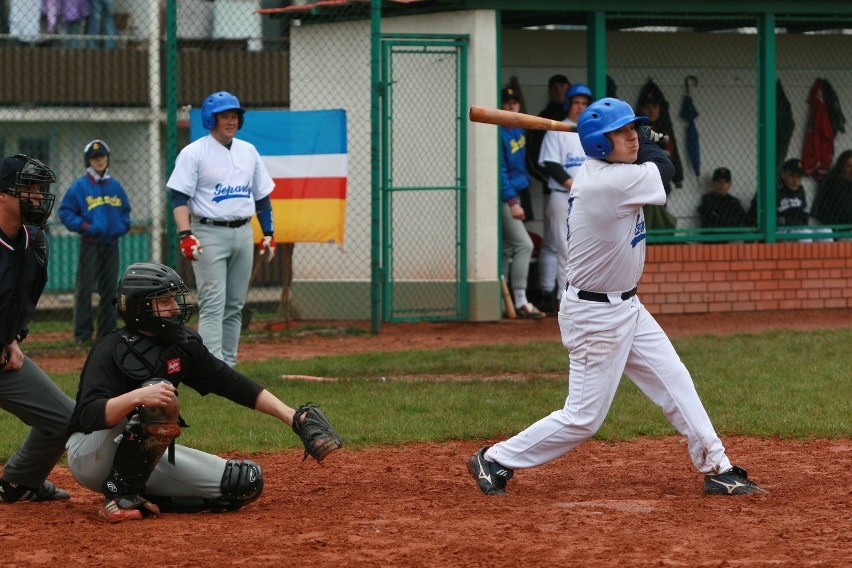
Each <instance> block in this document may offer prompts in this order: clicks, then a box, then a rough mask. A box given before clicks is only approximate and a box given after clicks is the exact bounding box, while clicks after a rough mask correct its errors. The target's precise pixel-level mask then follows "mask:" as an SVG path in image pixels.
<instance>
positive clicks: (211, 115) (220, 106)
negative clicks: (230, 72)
mask: <svg viewBox="0 0 852 568" xmlns="http://www.w3.org/2000/svg"><path fill="white" fill-rule="evenodd" d="M226 110H235V111H237V112H238V113H240V125H239V128H242V127H243V115H245V113H246V111H245V109H244V108H242V107H241V106H240V99H238V98H237V97H235V96H234V95H232V94H231V93H229V92H228V91H219V92H217V93H213V94H212V95H209V96H208V97H207V98H206V99H204V102H203V103H202V104H201V125H202V126H203V127H204V128H206V129H207V130H213V128H215V127H216V115H217V114H219V113H220V112H225V111H226Z"/></svg>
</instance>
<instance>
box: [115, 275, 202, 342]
mask: <svg viewBox="0 0 852 568" xmlns="http://www.w3.org/2000/svg"><path fill="white" fill-rule="evenodd" d="M189 294H190V291H189V287H187V285H186V284H184V282H183V279H181V277H180V276H178V274H177V272H175V271H174V270H173V269H172V268H170V267H168V266H165V265H163V264H155V263H151V262H137V263H134V264H131V265H130V266H128V267H127V269H126V270H125V271H124V274H123V275H122V277H121V281H119V283H118V298H117V299H116V303H117V305H118V315H120V316H121V319H123V320H124V323H125V324H126V325H127V328H128V329H130V330H131V331H135V332H142V333H143V334H146V335H153V336H155V337H158V338H160V339H163V340H164V341H168V342H171V343H183V342H184V341H186V327H185V324H186V322H188V321H189V318H190V317H192V313H193V311H194V310H195V304H192V303H190V302H189V301H188V297H189Z"/></svg>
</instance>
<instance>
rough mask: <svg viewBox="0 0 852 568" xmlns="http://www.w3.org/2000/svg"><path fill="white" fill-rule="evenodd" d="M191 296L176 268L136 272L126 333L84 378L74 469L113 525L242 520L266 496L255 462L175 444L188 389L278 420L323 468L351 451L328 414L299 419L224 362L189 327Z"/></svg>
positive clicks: (121, 295)
mask: <svg viewBox="0 0 852 568" xmlns="http://www.w3.org/2000/svg"><path fill="white" fill-rule="evenodd" d="M188 294H189V289H188V288H187V286H186V285H185V284H184V282H183V280H182V279H181V278H180V276H178V275H177V273H176V272H175V271H174V270H172V269H171V268H169V267H168V266H164V265H162V264H152V263H136V264H131V265H130V266H129V267H128V268H127V269H126V270H125V271H124V274H123V276H122V278H121V281H120V282H119V284H118V298H117V303H118V314H119V315H120V316H121V318H122V319H123V320H124V323H125V327H123V328H121V329H117V330H115V331H113V332H111V333H109V334H107V335H106V336H104V337H103V338H101V339H99V340H98V342H97V343H95V345H94V346H93V347H92V349H91V351H90V352H89V356H88V358H87V360H86V363H85V365H84V367H83V371H82V373H81V374H80V385H79V387H78V389H77V404H76V407H75V409H74V414H73V416H72V417H71V425H70V432H71V435H70V437H69V439H68V442H67V445H66V447H67V449H68V466H69V468H70V469H71V473H72V474H73V475H74V478H75V479H76V480H77V481H78V482H79V483H80V484H81V485H83V486H84V487H87V488H89V489H91V490H93V491H98V492H101V493H103V495H104V504H103V506H102V507H101V508H100V510H99V514H100V516H101V517H103V518H104V519H105V520H106V521H108V522H110V523H119V522H122V521H129V520H139V519H142V518H143V517H147V516H155V515H158V514H159V513H160V512H200V511H217V512H221V511H236V510H237V509H239V508H240V507H243V506H244V505H247V504H248V503H251V502H252V501H255V500H256V499H257V498H258V497H260V494H261V492H262V491H263V472H262V471H261V468H260V466H259V465H258V464H257V463H255V462H254V461H251V460H233V459H230V460H229V459H223V458H221V457H218V456H215V455H211V454H207V453H204V452H201V451H198V450H194V449H192V448H187V447H185V446H180V445H176V444H175V443H174V441H175V438H177V437H178V436H180V432H181V428H182V427H185V426H186V423H184V422H183V420H182V418H181V416H180V402H179V399H178V396H177V387H178V386H179V385H180V384H181V383H184V384H186V385H187V386H189V387H192V388H193V389H195V390H196V391H198V392H199V393H200V394H201V395H202V396H203V395H206V394H208V393H215V394H218V395H220V396H223V397H226V398H228V399H230V400H232V401H234V402H236V403H238V404H242V405H244V406H247V407H249V408H254V409H255V410H257V411H259V412H263V413H264V414H269V415H270V416H274V417H275V418H278V419H279V420H281V421H282V422H284V423H285V424H287V425H288V426H290V427H292V428H293V430H294V431H295V432H296V434H297V435H298V436H299V438H300V439H301V440H302V442H303V444H304V446H305V459H306V458H307V456H308V455H309V454H310V455H311V456H312V457H313V458H314V459H316V460H317V461H322V460H323V459H324V458H325V457H326V456H327V455H328V454H330V453H331V452H333V451H335V450H337V449H339V448H341V447H342V446H343V441H342V440H341V439H340V436H338V435H337V433H336V432H335V431H334V428H333V427H332V426H331V424H330V423H329V421H328V419H327V418H326V417H325V415H324V414H323V412H322V411H321V410H320V409H319V408H317V407H316V406H313V405H310V404H307V405H303V406H300V407H299V408H296V409H295V410H294V409H293V408H291V407H289V406H287V405H286V404H284V403H283V402H281V401H280V400H279V399H278V398H277V397H275V395H273V394H272V393H270V392H269V391H267V390H265V389H264V388H263V387H262V386H260V385H259V384H257V383H255V382H254V381H252V380H251V379H249V378H247V377H245V376H244V375H242V374H240V373H238V372H237V371H235V370H233V369H232V368H231V367H229V366H228V365H226V364H225V363H223V362H222V361H220V360H219V359H217V358H216V357H214V356H213V355H212V354H211V353H210V352H209V351H208V350H207V348H206V347H204V344H203V343H202V342H201V338H200V336H199V335H198V334H197V333H196V332H195V331H194V330H193V329H191V328H189V327H188V326H187V325H186V322H187V321H188V320H189V317H190V316H191V315H192V312H193V309H194V305H192V304H190V303H188V301H187V295H188ZM164 454H165V456H166V457H165V459H161V458H162V457H163V456H164Z"/></svg>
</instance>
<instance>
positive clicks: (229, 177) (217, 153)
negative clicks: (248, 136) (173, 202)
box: [166, 135, 275, 221]
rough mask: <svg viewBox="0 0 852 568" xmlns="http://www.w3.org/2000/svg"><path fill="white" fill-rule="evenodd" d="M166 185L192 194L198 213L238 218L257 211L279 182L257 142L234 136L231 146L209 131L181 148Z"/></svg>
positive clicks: (191, 201) (192, 210) (193, 207)
mask: <svg viewBox="0 0 852 568" xmlns="http://www.w3.org/2000/svg"><path fill="white" fill-rule="evenodd" d="M166 187H168V188H169V189H173V190H175V191H179V192H181V193H184V194H186V195H188V196H189V197H190V199H189V202H188V203H187V205H188V206H189V212H190V213H191V214H193V215H195V216H196V217H206V218H208V219H213V220H216V221H236V220H239V219H248V218H249V217H251V216H252V215H254V213H255V209H254V202H255V201H257V200H258V199H263V198H264V197H266V196H267V195H269V194H270V193H272V190H273V188H274V187H275V182H273V181H272V177H271V176H270V175H269V172H268V171H267V170H266V166H265V165H264V163H263V160H262V159H261V157H260V154H259V153H258V151H257V148H255V147H254V145H253V144H251V143H249V142H246V141H245V140H239V139H237V138H234V140H233V142H232V143H231V148H230V150H229V149H228V148H227V147H225V146H223V145H222V144H221V143H219V142H217V141H216V139H215V138H213V137H212V136H210V135H207V136H204V137H203V138H199V139H198V140H196V141H195V142H193V143H191V144H189V145H188V146H186V147H185V148H184V149H183V150H181V151H180V154H178V157H177V160H176V161H175V169H174V171H173V172H172V175H171V177H169V181H168V182H167V183H166Z"/></svg>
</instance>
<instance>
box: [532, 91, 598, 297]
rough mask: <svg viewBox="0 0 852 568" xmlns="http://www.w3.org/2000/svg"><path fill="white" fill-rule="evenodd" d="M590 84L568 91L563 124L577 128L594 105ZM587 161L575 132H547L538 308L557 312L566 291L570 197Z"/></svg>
mask: <svg viewBox="0 0 852 568" xmlns="http://www.w3.org/2000/svg"><path fill="white" fill-rule="evenodd" d="M592 98H593V96H592V90H591V89H590V88H589V86H588V85H585V84H583V83H575V84H573V85H571V88H569V89H568V90H567V91H566V92H565V100H564V101H563V106H564V108H565V111H566V112H567V116H566V118H565V119H564V120H563V121H562V122H564V123H566V124H569V125H571V126H576V124H577V120H579V118H580V115H581V114H582V113H583V111H584V110H586V107H588V106H589V104H591V102H592ZM585 161H586V154H585V152H584V151H583V146H582V144H580V137H579V135H578V134H577V133H576V132H558V131H556V130H548V131H547V133H546V134H545V135H544V142H543V143H542V145H541V154H540V155H539V158H538V163H539V166H540V167H542V168H544V170H545V171H546V172H547V187H548V188H549V189H550V197H549V198H548V199H547V207H546V208H545V210H544V235H543V239H542V243H541V251H540V252H539V255H538V268H539V281H540V285H541V298H542V300H541V306H539V309H541V310H542V311H544V312H545V313H547V312H551V313H552V312H556V311H557V310H558V309H559V308H558V306H559V300H560V298H561V297H562V292H563V290H565V279H566V277H567V276H566V273H565V271H566V269H567V266H568V226H567V224H566V222H565V220H566V219H567V217H568V206H569V200H568V194H569V193H570V191H571V187H572V184H573V183H574V177H575V176H576V175H577V170H579V169H580V166H582V165H583V162H585Z"/></svg>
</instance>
